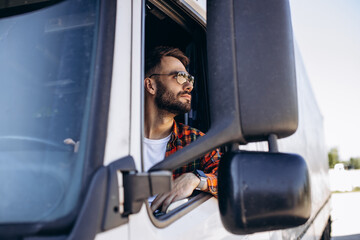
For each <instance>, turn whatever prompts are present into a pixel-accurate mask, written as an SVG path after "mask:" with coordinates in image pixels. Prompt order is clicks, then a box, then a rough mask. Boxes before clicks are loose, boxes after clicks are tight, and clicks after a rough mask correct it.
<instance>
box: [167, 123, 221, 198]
mask: <svg viewBox="0 0 360 240" xmlns="http://www.w3.org/2000/svg"><path fill="white" fill-rule="evenodd" d="M204 135H205V134H204V133H202V132H200V131H199V130H197V129H195V128H192V127H189V126H187V125H184V124H181V123H176V122H175V121H174V124H173V131H172V133H171V137H170V140H169V142H168V143H167V146H166V154H165V157H168V156H170V155H171V154H173V153H175V152H176V151H178V150H180V149H181V148H183V147H185V146H187V145H189V144H190V143H191V142H193V141H195V140H196V139H198V138H199V137H201V136H204ZM220 157H221V153H220V151H219V149H216V150H213V151H211V152H209V153H207V154H206V155H205V156H204V157H201V158H199V159H196V160H195V161H193V162H191V163H189V164H187V165H185V166H182V167H180V168H178V169H176V170H175V171H173V177H174V179H175V178H177V177H179V176H180V175H181V174H183V173H187V172H193V171H194V170H195V169H199V170H202V171H203V172H204V173H205V174H206V176H207V185H208V189H207V191H208V192H209V193H211V194H213V195H214V196H215V197H217V193H218V189H217V187H218V182H217V171H218V165H219V161H220Z"/></svg>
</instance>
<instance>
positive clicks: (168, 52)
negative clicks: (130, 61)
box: [145, 46, 190, 77]
mask: <svg viewBox="0 0 360 240" xmlns="http://www.w3.org/2000/svg"><path fill="white" fill-rule="evenodd" d="M163 57H174V58H177V59H178V60H179V61H180V62H181V63H182V64H183V65H184V67H186V66H187V65H189V63H190V60H189V58H188V57H187V56H185V54H184V53H183V52H182V51H181V50H180V49H178V48H175V47H167V46H159V47H155V48H154V49H152V50H151V51H150V52H148V53H147V54H146V57H145V77H148V76H150V75H151V74H153V71H154V70H155V69H156V68H157V67H158V66H159V65H160V63H161V59H162V58H163Z"/></svg>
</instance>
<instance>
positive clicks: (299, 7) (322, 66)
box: [290, 0, 360, 161]
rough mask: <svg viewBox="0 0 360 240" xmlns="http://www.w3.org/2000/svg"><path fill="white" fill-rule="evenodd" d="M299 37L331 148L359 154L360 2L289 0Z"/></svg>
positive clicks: (342, 155)
mask: <svg viewBox="0 0 360 240" xmlns="http://www.w3.org/2000/svg"><path fill="white" fill-rule="evenodd" d="M290 7H291V14H292V23H293V31H294V36H295V39H296V42H297V45H298V47H299V49H300V52H301V54H302V58H303V60H304V64H305V68H306V70H307V74H308V76H309V79H310V82H311V84H312V87H313V90H314V93H315V97H316V99H317V101H318V105H319V107H320V111H321V113H322V115H323V118H324V130H325V140H326V146H327V148H328V150H329V149H330V148H332V147H337V148H338V150H339V156H340V159H341V160H344V161H347V160H349V159H350V157H360V0H290Z"/></svg>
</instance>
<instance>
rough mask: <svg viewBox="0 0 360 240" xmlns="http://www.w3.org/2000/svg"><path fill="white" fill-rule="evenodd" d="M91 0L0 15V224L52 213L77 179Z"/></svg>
mask: <svg viewBox="0 0 360 240" xmlns="http://www.w3.org/2000/svg"><path fill="white" fill-rule="evenodd" d="M97 11H98V0H69V1H62V2H60V3H58V4H56V5H53V6H50V7H47V8H44V9H41V10H37V11H34V12H30V13H26V14H22V15H18V16H12V17H8V18H1V19H0V196H1V200H0V224H4V223H19V222H21V223H32V222H39V221H52V220H55V219H58V218H60V217H63V216H65V215H66V214H69V213H70V212H71V210H73V209H74V207H75V205H76V203H77V200H78V197H79V193H80V187H81V181H82V172H83V166H84V146H85V139H86V128H87V116H88V108H89V99H90V92H91V89H90V88H91V85H92V78H93V76H92V75H93V74H92V69H93V68H94V67H93V65H94V55H95V53H94V52H95V51H94V50H95V37H96V30H97V15H98V13H97Z"/></svg>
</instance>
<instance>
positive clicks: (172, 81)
mask: <svg viewBox="0 0 360 240" xmlns="http://www.w3.org/2000/svg"><path fill="white" fill-rule="evenodd" d="M159 70H160V73H161V74H168V73H173V72H179V71H185V72H186V69H185V67H184V65H183V64H182V63H181V62H180V61H179V60H178V59H176V58H174V57H163V59H162V61H161V66H160V68H159ZM156 87H157V91H156V94H155V103H156V105H157V107H158V108H159V109H162V110H165V111H167V112H170V113H173V114H176V115H178V114H184V113H187V112H189V111H190V110H191V91H192V89H193V86H192V84H191V83H189V82H186V83H184V84H182V85H181V84H179V83H178V82H177V81H176V78H175V75H170V76H165V75H162V76H158V78H157V79H156Z"/></svg>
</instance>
